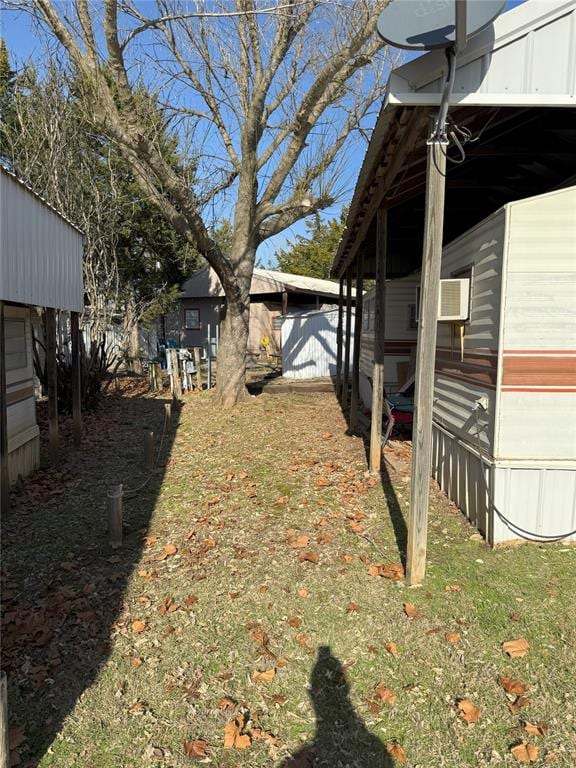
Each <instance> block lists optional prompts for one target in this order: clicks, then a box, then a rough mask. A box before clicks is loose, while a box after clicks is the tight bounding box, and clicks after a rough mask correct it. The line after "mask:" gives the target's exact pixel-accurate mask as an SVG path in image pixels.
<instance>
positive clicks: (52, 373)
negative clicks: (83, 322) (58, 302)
mask: <svg viewBox="0 0 576 768" xmlns="http://www.w3.org/2000/svg"><path fill="white" fill-rule="evenodd" d="M45 313H46V314H45V320H46V322H45V324H44V329H45V332H46V378H47V380H48V454H49V457H50V463H51V464H52V465H53V466H55V465H56V464H57V463H58V367H57V365H56V313H55V311H54V310H53V309H52V308H51V307H46V309H45Z"/></svg>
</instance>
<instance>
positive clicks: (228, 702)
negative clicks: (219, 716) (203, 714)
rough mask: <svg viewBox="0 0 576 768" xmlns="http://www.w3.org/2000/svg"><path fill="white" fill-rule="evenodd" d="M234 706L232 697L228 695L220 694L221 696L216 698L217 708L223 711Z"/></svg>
mask: <svg viewBox="0 0 576 768" xmlns="http://www.w3.org/2000/svg"><path fill="white" fill-rule="evenodd" d="M235 707H236V702H235V701H234V699H231V698H230V696H222V698H221V699H219V700H218V708H219V709H221V710H223V711H224V712H227V711H228V710H230V709H234V708H235Z"/></svg>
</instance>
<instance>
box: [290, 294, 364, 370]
mask: <svg viewBox="0 0 576 768" xmlns="http://www.w3.org/2000/svg"><path fill="white" fill-rule="evenodd" d="M353 314H354V313H352V316H353ZM337 345H338V310H337V309H331V310H324V311H319V312H298V313H292V314H288V315H286V316H285V317H284V318H283V320H282V375H283V376H284V377H285V378H287V379H316V378H324V377H328V376H330V377H335V376H336V360H337V352H338V350H337ZM353 348H354V336H353V335H352V338H351V349H352V350H353Z"/></svg>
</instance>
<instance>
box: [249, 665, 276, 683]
mask: <svg viewBox="0 0 576 768" xmlns="http://www.w3.org/2000/svg"><path fill="white" fill-rule="evenodd" d="M275 677H276V670H275V669H273V668H272V669H265V670H264V671H263V672H260V671H258V670H257V669H255V670H254V671H253V672H252V681H253V682H254V683H270V682H272V680H274V678H275Z"/></svg>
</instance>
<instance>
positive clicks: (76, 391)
mask: <svg viewBox="0 0 576 768" xmlns="http://www.w3.org/2000/svg"><path fill="white" fill-rule="evenodd" d="M70 337H71V343H72V421H73V434H74V448H75V449H76V450H79V449H80V446H81V444H82V373H81V367H80V313H79V312H71V313H70Z"/></svg>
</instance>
